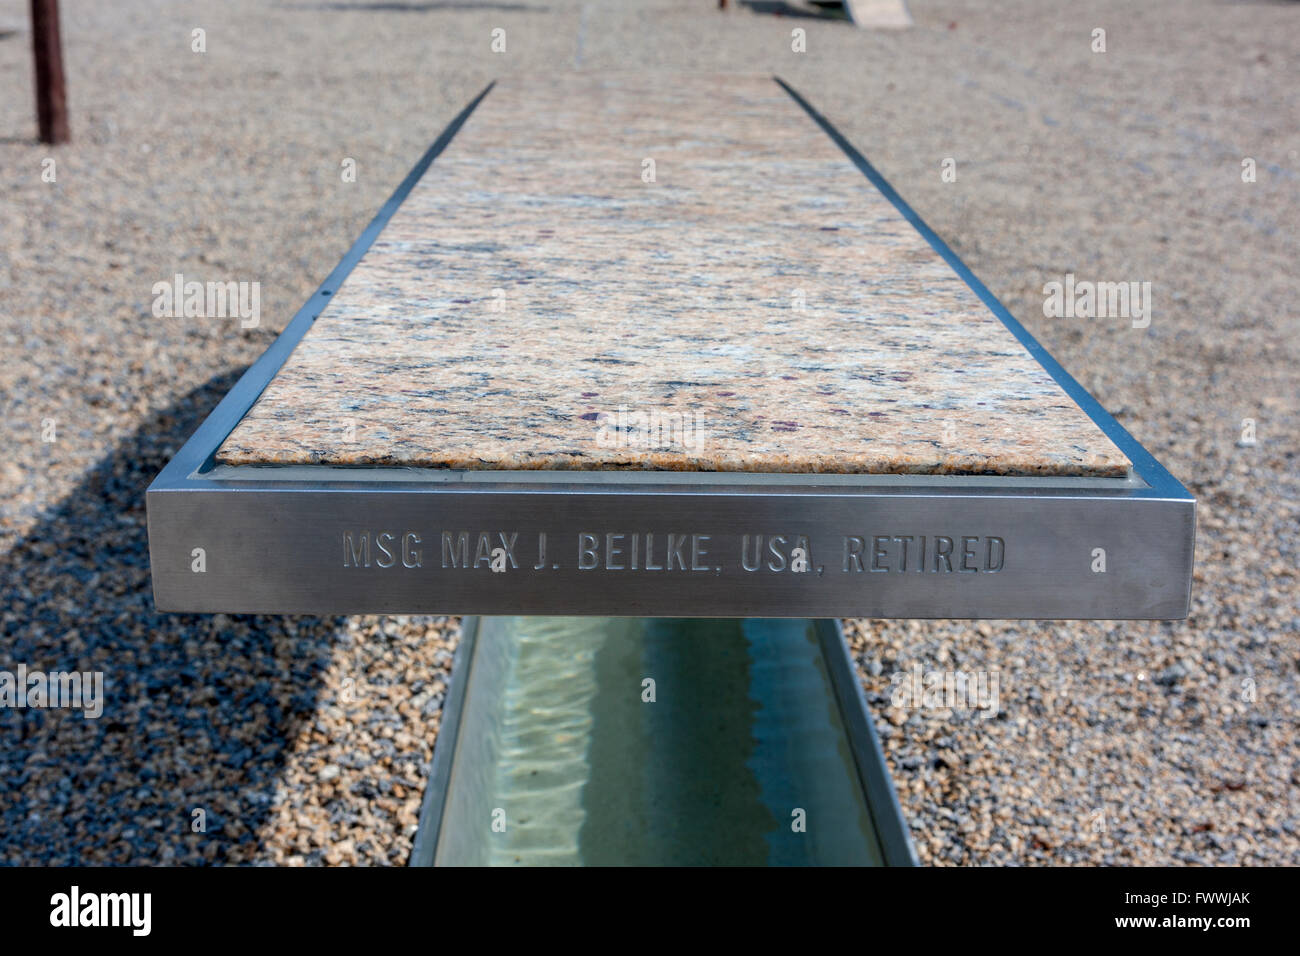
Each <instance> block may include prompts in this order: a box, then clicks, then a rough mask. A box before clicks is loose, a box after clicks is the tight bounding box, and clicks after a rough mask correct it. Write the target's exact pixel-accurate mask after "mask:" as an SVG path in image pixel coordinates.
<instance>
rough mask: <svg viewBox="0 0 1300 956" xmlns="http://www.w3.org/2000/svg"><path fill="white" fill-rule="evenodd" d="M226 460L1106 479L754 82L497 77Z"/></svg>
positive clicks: (1052, 411) (786, 99)
mask: <svg viewBox="0 0 1300 956" xmlns="http://www.w3.org/2000/svg"><path fill="white" fill-rule="evenodd" d="M217 457H218V460H219V461H221V462H223V463H225V464H334V465H407V466H423V467H433V468H453V469H584V470H607V469H652V470H658V469H666V470H676V471H738V472H798V473H806V472H846V473H875V474H899V473H902V474H909V473H916V474H1002V475H1043V474H1046V475H1086V476H1117V475H1123V474H1125V473H1126V471H1127V468H1128V460H1127V459H1126V458H1125V456H1124V455H1123V453H1122V452H1120V451H1119V449H1117V448H1116V447H1115V446H1114V445H1113V444H1112V443H1111V442H1110V440H1109V439H1108V438H1106V436H1105V435H1104V434H1103V433H1102V432H1101V431H1100V429H1099V428H1098V427H1097V426H1096V425H1095V424H1094V423H1093V422H1092V421H1091V419H1089V418H1088V417H1087V416H1086V415H1084V414H1083V412H1082V411H1080V410H1079V408H1078V407H1077V406H1076V405H1075V404H1074V403H1073V402H1072V401H1071V400H1070V398H1069V397H1068V396H1067V395H1066V394H1065V393H1064V391H1063V390H1062V389H1061V387H1060V386H1059V385H1058V384H1057V383H1056V382H1055V381H1054V380H1053V379H1052V378H1051V376H1049V375H1048V374H1047V373H1046V372H1045V371H1044V370H1043V369H1042V367H1041V366H1039V365H1038V363H1037V362H1036V361H1035V360H1034V359H1033V358H1032V357H1031V356H1030V355H1029V354H1028V353H1027V352H1026V351H1025V349H1024V348H1023V347H1022V346H1021V345H1020V343H1019V342H1017V341H1016V339H1015V338H1014V337H1013V336H1012V335H1011V333H1010V332H1009V331H1007V329H1006V328H1005V327H1004V326H1003V325H1002V323H1001V322H1000V321H999V320H998V319H997V318H996V317H995V316H994V315H993V314H992V313H991V312H990V311H989V310H988V309H987V308H986V307H985V306H984V305H983V303H982V302H980V301H979V299H978V298H977V297H976V295H975V294H974V293H973V292H972V291H971V290H970V289H969V288H968V287H967V286H966V285H965V283H963V282H962V281H961V279H960V278H959V277H958V276H957V275H956V274H955V273H954V272H953V271H952V269H951V268H949V266H948V265H947V264H946V263H945V262H944V261H943V260H942V259H941V258H940V257H939V255H938V254H937V253H936V252H935V251H934V250H933V249H931V248H930V246H929V244H928V243H926V241H925V240H924V239H923V238H922V236H921V235H920V234H919V233H918V232H917V231H916V230H915V229H914V228H913V227H912V226H911V224H910V223H908V222H907V221H906V220H905V219H904V218H903V217H902V216H901V215H900V214H899V213H898V211H897V210H896V209H895V208H894V207H893V205H892V204H891V203H890V202H889V201H888V200H887V199H886V198H885V197H884V196H883V195H882V194H881V193H880V192H879V191H878V190H876V189H875V188H874V187H873V186H872V185H871V183H870V182H869V181H868V180H867V179H866V178H865V177H864V176H863V175H862V173H861V172H860V171H859V170H858V169H857V168H856V167H855V166H854V165H853V164H852V163H851V162H850V161H849V159H848V158H847V157H846V156H845V155H844V153H843V152H841V150H840V149H839V148H838V147H837V146H836V145H835V144H834V143H833V142H832V141H831V139H830V138H829V137H827V136H826V135H825V134H824V133H823V132H822V131H821V130H820V129H819V128H818V127H817V126H816V125H815V124H814V123H813V121H812V120H811V119H810V118H809V117H808V116H807V114H806V113H805V112H804V111H803V110H802V108H801V107H799V106H798V104H797V103H795V102H794V101H793V100H792V99H791V97H790V96H789V95H788V94H787V93H786V92H785V91H784V90H783V89H782V88H781V87H780V86H779V85H778V84H777V83H776V82H775V81H774V80H773V79H772V78H771V77H770V76H763V75H740V76H736V75H708V74H693V73H685V74H656V73H618V72H614V73H597V74H589V73H560V74H538V75H529V76H521V77H510V78H507V79H506V80H503V81H501V82H500V83H498V84H497V86H496V87H495V88H494V89H493V90H492V92H491V93H489V94H488V96H487V98H486V99H485V100H484V101H483V102H482V103H481V104H480V105H479V107H478V108H477V110H476V111H475V112H474V113H473V114H472V115H471V116H470V118H469V120H468V122H467V123H466V124H465V126H464V127H463V128H462V129H461V130H460V132H459V133H458V135H457V136H456V137H455V139H453V140H452V142H451V144H450V146H449V147H448V148H447V150H446V151H445V152H444V153H443V154H442V155H441V156H440V157H439V158H438V159H437V160H436V161H435V163H434V165H433V166H432V167H430V169H429V171H428V172H426V174H425V175H424V177H423V178H422V179H421V181H420V182H419V183H418V185H417V186H416V188H415V189H414V190H413V191H412V192H411V194H410V196H409V197H408V198H407V200H406V202H405V203H404V204H403V205H402V207H401V208H400V209H399V210H398V211H397V213H396V214H395V215H394V216H393V218H392V220H391V221H390V222H389V224H388V226H387V228H386V229H385V230H384V232H383V233H382V234H381V235H380V236H379V238H378V239H377V240H376V241H375V243H374V245H373V246H372V247H371V248H370V250H369V251H368V252H367V253H366V255H365V256H364V258H363V259H362V261H361V262H360V263H359V264H358V266H357V268H356V269H355V271H354V272H353V273H352V274H351V276H349V278H348V279H347V280H346V281H345V282H344V284H343V286H342V288H341V289H339V290H337V291H335V293H334V298H333V299H332V300H331V304H330V306H329V308H328V309H327V310H326V311H325V312H324V313H323V314H322V315H321V317H320V318H319V319H318V320H317V321H316V323H315V325H314V326H313V327H312V329H311V330H310V331H309V332H308V333H307V335H306V336H305V337H304V338H303V340H302V341H301V342H300V343H299V345H298V347H297V349H296V350H295V351H294V353H293V355H292V356H291V357H290V359H289V361H288V362H287V363H286V364H285V366H284V368H283V369H282V370H281V371H280V373H279V374H278V375H277V377H276V378H275V379H274V380H273V381H272V382H271V384H270V385H269V386H268V387H267V389H266V391H265V392H264V393H263V395H262V397H261V399H260V400H259V401H258V403H257V404H256V405H255V406H254V407H253V408H252V409H251V410H250V412H249V413H248V415H247V416H246V417H245V419H244V420H243V422H241V423H240V425H239V426H238V427H237V428H236V429H235V431H234V432H233V433H232V434H231V435H230V436H229V438H228V439H227V441H226V442H225V444H224V445H223V447H222V448H221V450H220V452H219V453H218V456H217Z"/></svg>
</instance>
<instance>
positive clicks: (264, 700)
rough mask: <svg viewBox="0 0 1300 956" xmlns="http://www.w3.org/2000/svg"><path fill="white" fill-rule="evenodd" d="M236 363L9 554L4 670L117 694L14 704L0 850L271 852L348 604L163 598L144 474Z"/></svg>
mask: <svg viewBox="0 0 1300 956" xmlns="http://www.w3.org/2000/svg"><path fill="white" fill-rule="evenodd" d="M237 378H238V373H231V374H229V375H226V376H222V377H220V378H217V379H214V380H213V381H211V382H209V383H208V384H207V385H205V386H203V387H202V388H199V389H197V390H196V391H194V392H192V393H190V394H189V395H187V396H186V397H185V398H184V399H182V400H181V401H180V402H178V403H177V404H176V405H174V406H172V407H171V408H168V409H167V410H166V411H163V412H161V413H159V414H156V415H155V416H153V417H152V418H151V419H150V420H149V421H148V422H147V423H146V424H145V425H144V426H143V427H142V428H141V429H140V430H139V431H138V432H137V433H136V434H135V435H134V436H133V437H132V438H131V439H129V440H128V441H126V442H124V443H123V444H122V445H121V446H120V447H118V448H117V449H115V450H114V451H113V452H112V453H111V454H110V455H109V456H108V457H107V458H105V459H104V460H102V461H101V462H100V463H99V464H98V465H96V466H95V467H94V468H93V469H92V470H91V471H90V472H89V473H88V474H87V475H86V477H85V479H84V480H83V482H82V483H81V485H80V486H79V487H78V488H77V489H76V491H74V492H73V493H72V494H71V495H69V496H68V497H67V498H66V499H65V500H64V501H63V502H61V503H60V504H59V505H58V506H57V507H56V508H54V509H52V510H51V511H50V512H49V513H47V514H46V515H45V516H43V518H42V520H41V522H40V523H39V525H37V527H36V528H35V529H34V530H33V531H32V532H31V533H30V534H29V535H27V536H26V537H24V538H23V539H21V540H20V541H19V542H18V543H17V544H16V546H15V547H14V548H13V550H12V551H11V552H9V553H8V554H4V555H0V597H2V598H3V605H2V606H3V618H2V619H0V635H2V638H0V671H8V672H10V673H11V674H16V673H17V670H18V667H19V665H25V666H26V668H27V670H28V672H29V673H30V672H32V671H38V670H39V671H44V672H49V671H102V672H103V702H104V703H103V715H102V716H100V717H99V718H97V719H88V718H87V717H85V716H84V715H83V713H82V712H81V711H80V710H57V709H33V708H32V707H30V706H29V707H27V708H25V709H23V708H19V707H14V706H8V707H0V862H3V863H9V864H18V863H28V864H98V863H115V864H124V863H133V864H142V863H203V862H214V863H234V862H243V861H247V860H250V859H252V858H254V857H255V856H256V855H257V851H258V831H259V827H260V825H261V824H262V823H263V822H264V821H265V820H266V818H267V816H268V814H269V813H270V810H271V806H272V801H273V798H274V791H275V788H276V787H277V783H278V781H277V777H278V774H279V772H280V771H281V768H282V767H283V765H284V759H285V752H286V750H287V749H288V748H289V747H290V746H291V744H292V741H293V739H294V737H295V736H296V735H297V734H298V733H299V730H300V729H301V728H302V726H303V723H304V721H307V720H309V719H311V717H312V715H313V712H314V710H315V703H316V693H317V688H318V686H319V683H320V678H321V674H322V671H323V669H324V667H325V666H326V664H327V662H328V660H329V654H330V647H331V644H332V642H333V639H334V635H335V633H336V632H337V630H338V628H339V625H340V621H339V619H330V620H322V619H319V618H305V617H298V618H293V617H252V616H231V617H227V616H225V615H216V616H189V615H175V614H160V613H158V612H157V611H156V610H154V605H153V593H152V591H151V588H150V582H149V552H148V541H147V538H146V533H145V501H144V493H145V488H146V487H147V486H148V484H149V482H150V481H152V480H153V478H154V476H155V475H156V474H157V473H158V471H159V470H160V469H161V468H162V466H163V465H164V464H165V463H166V461H167V459H168V458H169V457H170V456H171V454H172V453H173V452H174V450H176V449H178V448H179V447H180V445H181V443H182V442H183V440H184V439H185V438H187V437H188V436H189V435H190V433H191V432H193V430H194V429H195V428H196V427H197V425H198V423H199V422H200V421H201V420H202V419H203V417H204V416H205V415H206V414H207V413H208V412H209V411H210V410H211V409H212V408H213V407H214V406H215V405H216V403H217V402H218V400H219V399H220V398H221V397H222V396H223V395H224V394H225V393H226V392H227V391H228V390H229V389H230V387H231V386H232V385H233V384H234V382H235V380H236V379H237ZM0 680H3V676H2V675H0ZM196 810H201V811H202V814H198V813H195V811H196ZM200 820H202V822H203V823H204V825H205V827H206V832H196V827H197V825H198V823H199V821H200Z"/></svg>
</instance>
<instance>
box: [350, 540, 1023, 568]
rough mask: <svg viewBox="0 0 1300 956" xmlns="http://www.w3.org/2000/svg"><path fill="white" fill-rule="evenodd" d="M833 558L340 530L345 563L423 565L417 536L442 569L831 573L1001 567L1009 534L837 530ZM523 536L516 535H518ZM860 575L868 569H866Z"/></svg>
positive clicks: (710, 545) (800, 546)
mask: <svg viewBox="0 0 1300 956" xmlns="http://www.w3.org/2000/svg"><path fill="white" fill-rule="evenodd" d="M837 537H838V538H839V542H838V546H839V549H840V555H841V556H840V561H839V567H838V568H836V567H835V565H834V564H832V565H831V567H830V568H829V569H828V568H827V567H825V566H823V565H821V564H818V563H817V562H816V559H815V557H814V556H815V555H823V556H828V555H830V554H832V553H834V550H835V548H836V542H834V541H833V540H830V539H829V536H826V537H822V536H817V537H816V540H814V536H813V535H808V534H793V533H790V532H785V533H782V534H769V533H764V534H744V535H734V534H732V535H718V534H712V533H710V534H704V533H700V532H686V531H609V530H597V529H592V530H590V531H578V532H576V533H572V534H553V533H548V532H545V531H541V532H532V531H530V532H528V533H527V534H521V532H519V531H486V530H466V531H461V530H454V531H446V530H438V531H433V532H429V531H424V532H420V531H414V530H409V529H408V530H389V529H383V528H367V529H357V528H350V529H347V530H344V531H343V532H342V533H341V543H342V550H343V567H345V568H375V569H380V570H387V569H391V568H406V569H416V568H423V567H425V564H424V543H425V542H426V541H436V542H437V544H436V549H437V552H438V554H437V560H435V561H434V566H435V567H437V568H439V569H441V570H447V571H473V570H483V571H487V572H489V573H495V574H504V573H505V572H506V571H512V570H517V569H519V568H523V569H525V570H527V571H529V572H533V573H543V572H548V571H552V572H553V571H561V570H564V569H566V568H567V569H569V570H575V569H576V570H577V571H581V572H590V571H600V572H627V571H639V572H670V571H671V572H678V573H686V574H688V575H689V574H691V573H696V572H701V571H703V572H712V573H714V574H721V573H723V572H724V571H731V572H733V573H734V572H740V573H742V574H761V575H769V574H796V575H808V576H809V577H810V578H811V577H822V576H823V575H824V574H825V572H826V571H827V570H830V571H831V572H832V573H834V572H835V571H837V570H838V571H839V572H840V573H842V574H850V575H857V574H863V575H866V576H870V575H876V574H996V573H998V572H999V571H1002V570H1003V569H1004V568H1005V567H1006V560H1007V542H1006V539H1005V538H1003V537H1001V536H999V535H976V534H953V535H946V534H848V535H838V536H837ZM521 538H522V540H521ZM864 580H866V578H864Z"/></svg>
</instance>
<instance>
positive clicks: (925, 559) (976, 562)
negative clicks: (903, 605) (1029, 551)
mask: <svg viewBox="0 0 1300 956" xmlns="http://www.w3.org/2000/svg"><path fill="white" fill-rule="evenodd" d="M843 553H844V562H843V566H842V570H844V571H851V572H857V571H865V572H867V573H884V574H888V573H891V572H895V573H899V574H903V573H906V572H909V571H911V572H914V573H916V574H926V573H930V574H949V573H954V572H955V573H959V574H961V573H966V574H980V573H983V574H996V573H997V572H998V571H1001V570H1002V568H1003V567H1004V566H1005V564H1006V557H1007V543H1006V540H1005V539H1003V538H1000V537H998V536H997V535H987V536H981V535H971V534H962V535H952V536H949V535H945V534H936V535H924V534H919V535H912V534H873V535H856V534H847V535H845V536H844V552H843Z"/></svg>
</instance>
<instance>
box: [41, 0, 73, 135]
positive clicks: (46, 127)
mask: <svg viewBox="0 0 1300 956" xmlns="http://www.w3.org/2000/svg"><path fill="white" fill-rule="evenodd" d="M32 53H33V54H34V56H35V60H36V121H37V123H38V124H39V126H40V131H41V142H42V143H51V144H55V143H66V142H67V141H68V140H69V139H70V138H71V134H70V133H69V132H68V94H67V88H66V87H65V86H64V82H63V49H62V45H61V43H60V41H59V0H32Z"/></svg>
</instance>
